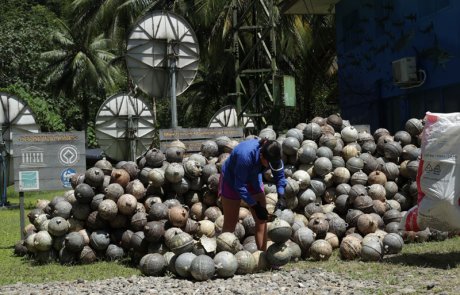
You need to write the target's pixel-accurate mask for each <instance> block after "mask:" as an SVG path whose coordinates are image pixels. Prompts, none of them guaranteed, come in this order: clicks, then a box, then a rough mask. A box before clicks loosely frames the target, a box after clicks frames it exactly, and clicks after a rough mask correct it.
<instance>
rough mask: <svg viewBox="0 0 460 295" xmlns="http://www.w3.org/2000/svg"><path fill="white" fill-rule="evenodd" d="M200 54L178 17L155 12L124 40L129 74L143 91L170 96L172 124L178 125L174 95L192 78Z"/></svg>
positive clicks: (183, 88) (192, 34) (193, 38)
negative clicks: (125, 41) (126, 40)
mask: <svg viewBox="0 0 460 295" xmlns="http://www.w3.org/2000/svg"><path fill="white" fill-rule="evenodd" d="M199 57H200V52H199V46H198V42H197V38H196V36H195V33H194V32H193V30H192V28H191V27H190V25H189V24H188V23H187V21H186V20H185V19H183V18H182V17H181V16H179V15H177V14H175V13H172V12H168V11H154V12H152V13H151V14H149V15H147V16H145V17H144V18H142V19H141V20H140V21H138V22H137V23H136V24H135V26H134V28H133V30H132V31H131V33H130V35H129V36H128V42H127V53H126V64H127V68H128V72H129V75H130V76H131V79H132V80H133V82H134V84H136V85H137V86H138V87H139V88H140V89H141V90H142V91H144V92H145V93H146V94H148V95H151V96H152V97H155V98H163V97H170V98H171V114H172V127H173V128H176V127H177V110H176V109H177V106H176V95H180V94H181V93H183V92H184V91H185V90H186V89H187V88H188V87H189V86H190V85H191V84H192V82H193V80H194V79H195V76H196V73H197V70H198V61H199Z"/></svg>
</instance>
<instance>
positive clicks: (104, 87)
mask: <svg viewBox="0 0 460 295" xmlns="http://www.w3.org/2000/svg"><path fill="white" fill-rule="evenodd" d="M237 2H238V5H239V9H244V8H245V7H247V5H248V4H249V3H250V2H251V1H245V0H239V1H237ZM275 2H276V3H278V4H279V6H280V5H281V4H282V2H283V1H275ZM229 3H230V1H226V0H194V1H185V0H174V1H172V0H131V1H127V0H35V1H33V0H28V1H27V0H3V1H2V4H1V5H2V15H1V16H0V91H4V92H9V93H13V94H16V95H18V96H19V97H20V98H22V99H23V100H25V101H26V102H27V103H28V104H29V106H30V107H31V109H32V111H33V112H34V113H35V115H36V118H37V120H38V122H39V124H40V125H41V127H42V131H65V130H86V131H88V139H89V142H88V143H89V145H90V146H94V145H96V144H97V143H96V141H95V140H94V134H93V130H92V125H93V123H92V122H93V121H94V118H95V116H96V114H97V111H98V108H99V106H100V105H101V103H102V102H103V101H104V100H105V99H106V98H107V97H108V96H110V95H112V94H114V93H118V92H127V91H130V90H133V89H132V83H130V81H129V77H128V74H127V71H126V66H125V64H124V54H125V51H126V49H125V47H126V40H125V36H126V35H127V33H128V32H129V28H130V27H131V25H132V24H133V23H135V21H136V20H137V19H138V18H139V17H140V16H142V15H145V14H146V13H148V12H149V11H152V10H158V9H166V10H171V11H174V12H176V13H178V14H180V15H182V16H184V17H185V18H186V19H187V21H188V22H189V23H190V24H191V26H192V27H193V28H194V30H195V32H196V35H197V37H198V39H199V44H200V55H201V57H200V68H199V71H198V75H197V77H196V79H195V82H194V84H193V85H192V86H191V87H190V88H189V89H188V90H187V91H186V92H185V93H184V94H183V95H181V96H180V97H179V98H178V113H179V114H181V115H180V116H179V118H178V119H179V125H180V126H183V127H204V126H206V125H207V123H208V122H209V120H210V118H211V117H212V115H213V114H214V113H215V112H216V111H217V110H218V109H219V108H220V107H222V106H224V105H228V104H235V101H233V100H234V98H232V97H229V96H228V93H231V92H234V91H235V90H234V87H235V83H234V80H233V78H232V77H233V75H234V59H233V56H232V55H231V53H229V52H228V50H226V49H227V48H229V47H230V46H231V44H232V37H231V35H232V34H231V33H232V32H231V30H232V29H231V28H232V26H231V5H228V4H229ZM279 11H280V9H279V8H277V11H276V13H275V15H276V16H277V17H276V25H277V34H276V35H277V44H276V46H277V50H276V51H277V56H276V60H277V64H278V67H279V72H280V73H281V74H288V75H293V76H294V77H295V79H296V92H297V93H296V94H297V106H296V107H295V108H283V109H282V110H281V113H282V115H284V116H285V118H286V120H284V125H282V126H280V127H281V128H289V127H293V126H295V125H296V124H297V123H298V122H304V121H305V120H307V119H311V118H312V117H313V116H315V115H328V114H330V113H331V112H332V111H335V108H336V107H337V106H336V105H334V104H331V101H332V102H334V101H335V99H336V98H335V96H336V93H337V92H336V89H337V82H336V74H335V70H334V57H335V26H334V21H333V17H331V16H292V15H283V14H280V13H279ZM331 69H332V71H331ZM229 77H231V78H229ZM149 101H150V99H149ZM156 109H157V122H158V127H159V128H169V126H170V112H169V102H168V101H167V100H158V101H157V106H156ZM268 123H271V122H268Z"/></svg>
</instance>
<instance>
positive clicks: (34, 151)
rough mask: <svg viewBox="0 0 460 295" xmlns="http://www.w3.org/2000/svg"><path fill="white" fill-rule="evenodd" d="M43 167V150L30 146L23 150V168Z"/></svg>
mask: <svg viewBox="0 0 460 295" xmlns="http://www.w3.org/2000/svg"><path fill="white" fill-rule="evenodd" d="M42 166H45V162H44V150H43V149H41V148H39V147H36V146H30V147H27V148H25V149H22V150H21V165H20V167H21V168H23V167H42Z"/></svg>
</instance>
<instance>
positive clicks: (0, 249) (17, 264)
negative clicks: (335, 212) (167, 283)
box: [0, 192, 460, 294]
mask: <svg viewBox="0 0 460 295" xmlns="http://www.w3.org/2000/svg"><path fill="white" fill-rule="evenodd" d="M62 193H63V192H52V193H28V194H26V195H25V199H26V202H25V203H26V207H28V208H27V209H26V214H27V212H28V211H29V210H30V209H31V208H33V206H34V204H35V202H36V201H37V200H38V199H48V200H50V199H52V198H53V197H54V196H56V195H62ZM8 200H9V201H10V203H12V204H18V203H19V199H18V196H15V195H14V193H12V192H10V193H9V196H8ZM0 220H1V221H2V222H1V225H2V226H1V227H0V236H1V237H2V238H1V239H0V274H1V275H0V285H5V284H14V283H16V282H30V283H40V282H49V281H64V280H77V279H84V280H98V279H104V278H112V277H129V276H132V275H140V271H139V270H137V269H136V268H133V267H129V266H126V265H123V264H121V263H116V262H110V263H109V262H98V263H94V264H91V265H77V266H71V267H69V266H62V265H60V264H58V263H53V264H49V265H34V263H33V262H32V261H30V260H29V259H27V258H21V257H15V256H14V255H13V246H14V244H15V243H16V242H17V241H18V240H19V239H20V230H19V209H11V210H0ZM27 223H28V221H27V220H26V224H27ZM286 268H287V269H294V268H298V269H301V268H320V269H323V270H326V271H329V272H334V273H339V274H342V275H345V276H346V277H349V278H351V279H357V280H360V279H362V280H373V281H378V282H380V283H381V285H382V289H381V290H375V294H378V293H384V294H388V293H392V292H394V291H398V290H400V288H401V286H411V287H412V288H414V289H415V290H416V291H417V293H419V292H427V288H429V291H428V292H430V293H438V292H445V291H447V292H448V293H450V294H460V237H456V238H453V239H448V240H445V241H443V242H429V243H423V244H408V245H405V246H404V248H403V251H402V253H401V254H398V255H392V256H385V258H384V261H383V262H361V261H342V260H341V259H340V258H339V256H338V251H337V250H335V251H334V254H333V256H332V257H331V258H330V259H329V260H328V261H322V262H314V261H311V260H307V261H301V262H298V263H292V264H289V265H288V266H287V267H286ZM457 291H458V293H457Z"/></svg>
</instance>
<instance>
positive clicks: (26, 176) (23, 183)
mask: <svg viewBox="0 0 460 295" xmlns="http://www.w3.org/2000/svg"><path fill="white" fill-rule="evenodd" d="M19 189H20V190H21V191H30V190H38V189H40V185H39V176H38V171H19Z"/></svg>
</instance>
